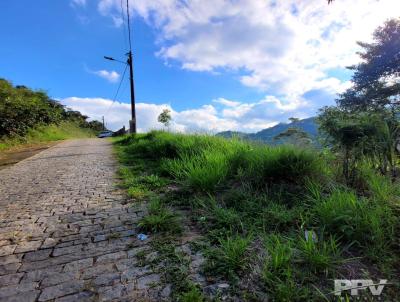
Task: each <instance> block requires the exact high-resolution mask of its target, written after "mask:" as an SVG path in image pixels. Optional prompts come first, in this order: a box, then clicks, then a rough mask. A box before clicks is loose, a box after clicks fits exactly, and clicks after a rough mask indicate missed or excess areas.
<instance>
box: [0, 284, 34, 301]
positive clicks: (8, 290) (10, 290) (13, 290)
mask: <svg viewBox="0 0 400 302" xmlns="http://www.w3.org/2000/svg"><path fill="white" fill-rule="evenodd" d="M38 286H39V283H37V282H26V283H20V284H15V285H8V286H5V287H2V288H0V299H1V298H4V297H9V296H13V295H16V294H19V293H24V292H29V291H32V290H35V289H37V287H38Z"/></svg>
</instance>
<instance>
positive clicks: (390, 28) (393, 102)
mask: <svg viewBox="0 0 400 302" xmlns="http://www.w3.org/2000/svg"><path fill="white" fill-rule="evenodd" d="M373 38H374V40H373V43H363V42H358V44H359V45H360V46H361V47H362V49H363V50H362V51H361V52H359V53H358V54H359V55H360V57H361V59H362V62H361V63H358V64H357V65H354V66H351V67H350V69H351V70H354V75H353V77H352V82H353V87H351V88H350V89H348V90H347V91H346V92H344V93H343V94H341V95H340V96H339V98H338V99H337V100H336V102H337V107H325V108H323V109H322V110H321V113H320V115H319V118H318V122H319V125H320V130H321V131H322V132H323V133H325V135H326V137H327V138H328V140H327V145H329V146H331V147H333V148H334V149H336V151H338V152H339V153H340V154H341V157H342V159H343V174H344V176H345V177H346V179H347V180H351V178H354V175H355V172H356V169H357V163H358V162H359V161H360V160H362V159H363V158H365V157H367V158H368V159H369V160H371V161H372V162H373V163H374V165H375V166H376V167H377V168H379V169H380V170H381V172H382V173H387V171H388V170H389V171H391V172H392V176H395V174H396V162H397V159H396V156H397V153H396V146H397V144H398V141H399V134H400V130H399V129H400V123H399V114H400V112H399V109H400V107H399V105H400V100H399V96H400V19H392V20H389V21H387V22H386V23H385V24H384V25H383V26H381V27H379V28H377V29H376V31H375V32H374V35H373Z"/></svg>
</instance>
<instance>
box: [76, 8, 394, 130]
mask: <svg viewBox="0 0 400 302" xmlns="http://www.w3.org/2000/svg"><path fill="white" fill-rule="evenodd" d="M130 6H131V8H132V15H133V16H135V17H138V18H141V19H142V20H144V22H146V23H147V24H148V25H149V26H150V27H152V28H153V29H155V32H156V33H157V37H156V41H155V43H156V45H157V46H158V51H157V52H156V53H155V54H154V55H155V56H157V57H158V58H159V59H160V60H163V61H164V62H165V64H167V65H169V64H171V63H173V64H177V65H178V66H180V67H181V68H182V69H185V70H190V71H193V72H212V73H226V74H229V73H230V72H232V74H234V75H235V77H237V75H239V76H238V77H237V78H238V81H240V83H241V84H242V85H244V86H247V87H249V88H250V89H255V90H258V91H261V92H264V93H265V97H264V98H263V99H261V100H258V101H255V102H238V101H236V100H227V99H225V98H223V96H222V97H221V98H219V99H216V100H214V101H210V102H209V104H206V105H204V106H202V107H200V108H192V109H190V110H184V111H180V112H177V111H174V110H173V108H171V106H170V105H167V104H164V105H155V104H148V103H140V104H138V122H139V127H140V128H141V129H142V130H146V129H151V128H153V127H158V124H157V122H156V116H157V115H158V113H159V112H160V111H161V110H162V108H165V107H168V108H170V109H171V110H172V112H173V117H174V120H175V127H176V129H178V130H181V131H200V130H201V131H211V132H215V131H221V130H228V129H229V130H241V131H257V130H260V129H262V128H265V127H267V126H271V125H273V124H274V123H277V122H280V121H284V120H286V119H287V118H288V117H290V116H296V117H307V116H311V115H313V114H315V112H316V111H317V109H318V108H320V107H322V106H324V105H328V104H332V103H333V100H334V98H335V95H336V94H337V93H340V92H342V91H344V90H345V89H346V88H347V87H349V86H350V83H349V82H348V78H349V75H348V74H346V73H344V68H345V67H346V66H349V65H352V64H354V63H356V62H357V61H358V60H359V58H358V56H357V54H356V51H357V50H358V46H357V44H356V41H357V40H360V41H370V40H371V34H372V32H373V31H374V30H375V28H376V27H378V26H380V25H382V24H383V22H384V21H385V20H387V19H388V18H392V17H398V12H399V11H400V1H395V0H379V1H377V0H341V1H335V2H334V3H333V4H331V5H328V4H327V1H325V0H191V1H185V0H151V1H131V2H130ZM97 10H98V12H99V13H100V14H101V15H103V16H105V17H108V18H109V19H110V21H111V22H113V24H114V25H115V26H121V24H122V19H121V3H120V0H97ZM99 75H100V74H99ZM100 76H101V75H100ZM104 76H105V75H104ZM79 100H80V101H79ZM84 100H85V101H84ZM69 102H72V103H74V104H75V105H76V106H84V109H85V110H86V109H87V110H89V107H90V106H89V104H90V103H93V102H99V103H105V104H107V100H103V99H92V100H89V99H77V98H70V99H69ZM126 106H127V105H126V104H115V105H114V106H113V109H112V111H111V112H112V113H113V114H115V116H114V115H113V117H112V118H111V120H112V121H110V123H111V124H113V125H114V124H115V125H117V120H119V123H122V120H121V116H124V122H123V123H125V124H127V120H128V119H129V116H128V115H129V114H128V115H126V111H129V110H127V109H126ZM114 110H115V112H114ZM122 112H125V113H124V114H125V115H123V113H122ZM85 113H87V114H88V115H91V113H93V114H94V115H96V114H97V112H96V111H92V112H85ZM118 114H122V115H121V116H117V115H118ZM141 115H142V116H143V117H141ZM125 116H126V118H125ZM114 119H115V121H114Z"/></svg>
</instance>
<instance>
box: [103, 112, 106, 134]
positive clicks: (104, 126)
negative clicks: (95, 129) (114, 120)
mask: <svg viewBox="0 0 400 302" xmlns="http://www.w3.org/2000/svg"><path fill="white" fill-rule="evenodd" d="M104 130H106V125H105V124H104V115H103V131H104Z"/></svg>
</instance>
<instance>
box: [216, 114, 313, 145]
mask: <svg viewBox="0 0 400 302" xmlns="http://www.w3.org/2000/svg"><path fill="white" fill-rule="evenodd" d="M290 127H293V128H299V129H301V130H303V131H305V132H306V133H307V134H308V135H309V136H310V137H311V138H312V139H313V140H315V139H316V138H317V136H318V125H317V123H316V121H315V117H310V118H307V119H303V120H299V121H296V122H293V123H288V124H285V123H279V124H278V125H275V126H273V127H271V128H267V129H264V130H261V131H259V132H256V133H244V132H237V131H224V132H220V133H218V134H217V136H221V137H225V138H232V137H240V138H244V139H249V140H255V141H262V142H264V143H268V144H273V143H274V137H275V136H276V135H278V134H280V133H282V132H284V131H286V130H287V129H288V128H290Z"/></svg>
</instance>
